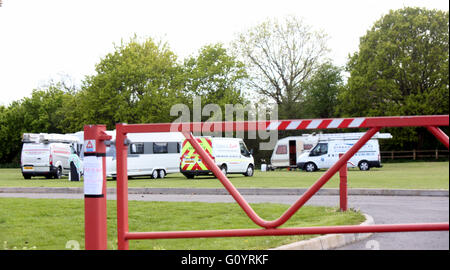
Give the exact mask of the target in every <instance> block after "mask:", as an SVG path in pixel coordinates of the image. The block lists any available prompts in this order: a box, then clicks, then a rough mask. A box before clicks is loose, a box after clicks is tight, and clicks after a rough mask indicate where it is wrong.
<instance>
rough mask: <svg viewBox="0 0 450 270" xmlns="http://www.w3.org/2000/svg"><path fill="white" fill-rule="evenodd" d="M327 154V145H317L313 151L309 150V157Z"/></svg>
mask: <svg viewBox="0 0 450 270" xmlns="http://www.w3.org/2000/svg"><path fill="white" fill-rule="evenodd" d="M326 153H328V143H318V144H317V145H316V147H314V149H313V150H311V153H310V154H309V156H311V157H313V156H321V155H325V154H326Z"/></svg>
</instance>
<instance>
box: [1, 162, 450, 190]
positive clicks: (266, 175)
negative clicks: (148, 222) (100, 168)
mask: <svg viewBox="0 0 450 270" xmlns="http://www.w3.org/2000/svg"><path fill="white" fill-rule="evenodd" d="M322 174H324V171H319V172H313V173H306V172H303V171H286V170H281V171H274V172H260V171H256V172H255V175H254V176H253V177H244V176H243V175H229V179H230V180H231V181H232V183H233V184H234V185H235V186H236V187H242V188H243V187H246V188H249V187H254V188H277V187H278V188H306V187H310V186H311V185H312V184H313V183H314V182H315V181H316V180H317V179H318V178H319V177H320V176H321V175H322ZM107 185H108V187H115V186H116V182H115V181H112V180H110V181H108V184H107ZM128 185H129V187H173V188H175V187H183V188H189V187H196V188H217V187H222V185H221V183H220V182H219V181H218V180H217V179H216V178H214V177H212V176H209V177H208V176H203V177H196V178H195V179H194V180H188V179H186V178H185V177H184V176H183V175H181V174H169V175H167V177H166V178H165V179H156V180H154V179H149V178H134V179H130V180H129V182H128ZM82 186H83V182H69V181H68V180H67V177H65V178H63V179H60V180H48V179H45V178H43V177H33V178H32V179H31V180H24V179H23V177H22V175H21V173H20V169H0V187H82ZM338 186H339V178H338V175H335V176H334V177H333V178H332V179H331V180H330V181H329V182H328V183H327V184H326V185H325V186H324V188H337V187H338ZM348 186H349V188H387V189H448V188H449V163H448V162H409V163H388V164H385V165H384V166H383V168H373V169H371V170H370V171H359V170H358V169H350V170H349V173H348Z"/></svg>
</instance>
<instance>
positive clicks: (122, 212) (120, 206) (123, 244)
mask: <svg viewBox="0 0 450 270" xmlns="http://www.w3.org/2000/svg"><path fill="white" fill-rule="evenodd" d="M122 127H124V125H123V124H117V126H116V157H117V237H118V238H117V239H118V240H117V247H118V249H120V250H123V249H129V243H128V240H127V239H126V237H125V234H126V233H128V230H129V229H128V165H127V151H128V146H127V145H126V144H125V139H126V135H125V134H126V133H124V132H123V128H122Z"/></svg>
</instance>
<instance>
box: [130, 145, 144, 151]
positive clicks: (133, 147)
mask: <svg viewBox="0 0 450 270" xmlns="http://www.w3.org/2000/svg"><path fill="white" fill-rule="evenodd" d="M130 153H131V154H144V143H132V144H131V145H130Z"/></svg>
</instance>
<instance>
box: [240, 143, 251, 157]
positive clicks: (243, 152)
mask: <svg viewBox="0 0 450 270" xmlns="http://www.w3.org/2000/svg"><path fill="white" fill-rule="evenodd" d="M239 146H240V148H241V155H243V156H244V157H249V156H250V152H249V151H248V150H247V147H245V144H244V143H242V142H240V143H239Z"/></svg>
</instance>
